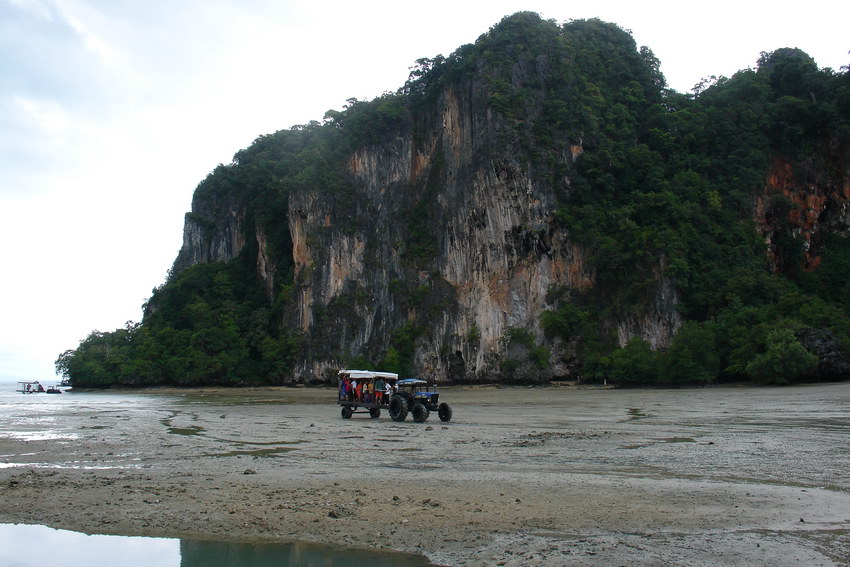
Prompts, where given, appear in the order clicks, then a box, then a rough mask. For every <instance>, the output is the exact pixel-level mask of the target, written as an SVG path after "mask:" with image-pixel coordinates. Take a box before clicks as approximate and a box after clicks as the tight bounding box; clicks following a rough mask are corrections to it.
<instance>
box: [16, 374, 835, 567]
mask: <svg viewBox="0 0 850 567" xmlns="http://www.w3.org/2000/svg"><path fill="white" fill-rule="evenodd" d="M441 399H442V400H444V401H447V402H449V403H450V404H451V405H452V407H453V409H454V418H453V419H452V421H450V422H448V423H442V422H441V421H439V419H438V418H437V416H436V415H435V414H432V415H431V417H430V419H429V420H428V421H427V422H426V423H424V424H419V423H413V422H412V421H411V420H410V419H409V418H408V420H407V421H406V422H402V423H396V422H393V421H392V420H390V419H389V417H388V416H387V415H386V413H384V415H382V416H381V417H380V418H378V419H370V417H369V415H368V414H355V415H354V417H353V418H352V419H350V420H344V419H342V418H341V417H340V412H339V407H338V406H337V405H335V400H336V390H334V389H321V388H252V389H232V390H231V389H200V390H145V391H123V392H116V391H108V392H86V393H73V392H69V393H65V394H62V395H61V396H53V397H47V396H44V397H41V398H38V396H35V395H33V396H21V397H20V398H14V399H13V398H11V397H7V398H4V399H3V400H2V405H3V407H2V410H3V412H2V414H0V522H2V523H12V522H16V523H36V524H45V525H48V526H52V527H56V528H65V529H72V530H77V531H84V532H89V533H101V534H123V535H148V536H165V537H186V538H197V539H231V540H265V541H268V540H302V541H312V542H322V543H330V544H340V545H347V546H365V547H381V548H387V549H395V550H399V551H406V552H414V553H420V554H424V555H426V556H427V557H428V558H429V559H430V560H431V561H432V562H433V563H435V564H440V565H626V564H628V565H660V564H664V565H730V564H740V565H777V566H782V565H808V566H818V565H824V566H832V565H845V566H846V565H850V561H848V558H850V475H848V474H847V473H848V471H850V444H848V439H850V384H827V385H811V386H798V387H789V388H769V389H768V388H749V387H737V388H712V389H700V390H611V389H603V388H577V387H574V386H568V385H551V386H547V387H535V388H527V387H447V388H442V389H441Z"/></svg>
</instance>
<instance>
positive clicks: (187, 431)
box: [168, 425, 206, 435]
mask: <svg viewBox="0 0 850 567" xmlns="http://www.w3.org/2000/svg"><path fill="white" fill-rule="evenodd" d="M204 431H206V430H205V429H204V428H203V427H201V426H200V425H190V426H189V427H169V428H168V432H169V433H171V434H173V435H200V434H201V433H203V432H204Z"/></svg>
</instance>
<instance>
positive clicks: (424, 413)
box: [413, 403, 430, 423]
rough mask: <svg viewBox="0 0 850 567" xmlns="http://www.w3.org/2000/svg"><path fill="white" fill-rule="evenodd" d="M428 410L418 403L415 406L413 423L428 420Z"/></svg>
mask: <svg viewBox="0 0 850 567" xmlns="http://www.w3.org/2000/svg"><path fill="white" fill-rule="evenodd" d="M429 413H430V412H429V411H428V408H426V407H425V406H424V405H422V404H419V403H417V404H416V405H414V406H413V421H415V422H416V423H422V422H423V421H425V420H426V419H428V415H429Z"/></svg>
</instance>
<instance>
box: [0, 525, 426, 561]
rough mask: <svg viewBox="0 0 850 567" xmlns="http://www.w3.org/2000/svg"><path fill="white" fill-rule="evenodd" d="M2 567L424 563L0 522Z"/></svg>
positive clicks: (360, 553)
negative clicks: (96, 533) (84, 532)
mask: <svg viewBox="0 0 850 567" xmlns="http://www.w3.org/2000/svg"><path fill="white" fill-rule="evenodd" d="M0 565H3V566H4V567H44V566H46V565H49V566H50V567H89V566H91V565H121V567H242V566H246V567H247V566H250V567H284V566H287V565H293V566H294V565H297V566H299V567H301V566H303V567H312V566H316V567H319V566H321V567H335V566H340V567H342V566H350V567H360V566H363V567H365V566H374V567H381V566H387V567H389V566H399V567H425V566H428V565H430V563H428V561H427V560H426V559H425V558H423V557H421V556H417V555H410V554H404V553H394V552H384V551H370V550H364V549H348V548H343V547H330V546H322V545H315V544H308V543H299V542H290V543H277V544H275V543H234V542H221V541H200V540H180V539H171V538H152V537H124V536H113V535H87V534H82V533H78V532H71V531H67V530H55V529H53V528H48V527H46V526H31V525H23V524H0Z"/></svg>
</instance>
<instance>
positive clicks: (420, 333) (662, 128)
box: [173, 14, 850, 383]
mask: <svg viewBox="0 0 850 567" xmlns="http://www.w3.org/2000/svg"><path fill="white" fill-rule="evenodd" d="M792 51H793V50H792ZM791 64H795V65H797V64H799V65H802V66H803V67H804V68H805V69H809V67H806V65H809V66H810V64H809V62H808V61H807V60H805V58H803V57H801V56H799V54H797V53H796V52H791V53H786V52H783V53H781V54H779V55H778V56H776V57H774V58H773V59H772V60H771V61H770V65H768V64H767V63H765V65H764V68H763V70H759V72H758V73H756V72H750V73H748V74H742V76H740V77H738V78H737V79H736V80H734V81H729V82H728V83H722V82H721V83H719V84H718V85H716V86H714V87H712V88H710V89H708V90H707V91H706V92H705V93H703V94H701V95H700V96H699V97H698V98H694V97H690V96H683V95H679V94H677V93H674V92H671V91H668V90H666V89H665V88H664V81H663V76H661V75H660V72H659V71H658V62H657V60H655V59H654V56H652V54H651V52H650V51H648V50H647V49H646V48H641V49H640V50H638V49H637V48H636V46H635V44H634V41H633V39H632V38H631V36H630V35H629V34H628V33H627V32H625V31H623V30H621V29H619V28H617V27H616V26H613V25H612V24H605V23H603V22H599V21H598V20H590V21H578V22H571V23H569V24H564V25H563V26H559V25H557V24H555V23H553V22H544V21H542V20H541V19H540V18H539V17H537V16H536V15H529V14H518V15H515V16H512V17H510V18H506V19H505V20H503V21H502V22H501V23H500V24H499V25H498V26H494V28H493V29H492V30H491V31H490V32H489V33H488V34H485V35H483V36H482V37H481V38H479V40H478V41H477V42H476V43H475V45H468V46H463V47H461V48H459V49H458V50H457V51H456V52H455V53H453V54H452V55H451V56H450V57H449V58H443V57H442V56H438V57H437V58H434V59H430V60H429V59H425V60H420V61H419V62H417V67H415V68H414V70H413V72H412V73H411V79H410V81H408V83H407V84H405V86H404V87H402V88H401V89H399V91H398V92H396V93H388V94H386V95H384V96H383V97H379V98H378V99H375V100H374V101H369V102H360V101H356V100H354V99H352V100H351V101H349V106H348V107H346V110H345V111H344V112H337V111H329V112H328V114H327V115H326V117H325V120H324V122H323V123H318V122H313V123H311V124H309V125H304V126H300V127H295V128H293V129H291V130H289V131H280V132H277V133H275V134H274V135H270V136H262V137H260V138H258V139H257V141H255V143H254V144H253V145H252V147H251V148H248V149H246V150H243V151H242V152H240V153H238V154H237V156H236V157H235V159H234V162H233V164H230V165H228V166H219V168H218V169H217V170H216V171H215V172H213V174H211V176H210V177H209V178H208V179H207V180H205V181H204V182H203V183H202V184H201V185H200V186H199V187H198V190H197V191H196V194H195V198H194V200H193V204H192V212H191V213H189V214H187V215H186V222H185V227H184V242H183V248H182V249H181V251H180V253H179V256H178V258H177V260H176V261H175V264H174V268H173V274H180V273H181V272H183V271H185V270H187V269H189V268H190V267H192V266H196V265H199V264H207V263H213V262H236V261H238V262H240V264H239V265H240V266H247V268H244V270H246V271H248V272H250V275H251V277H252V278H255V279H256V282H258V283H257V285H258V288H259V289H261V290H262V294H263V296H264V298H265V302H266V304H267V307H263V308H256V309H254V311H252V312H251V313H250V314H248V315H244V314H243V315H244V316H243V318H242V321H244V324H242V323H240V324H241V325H242V326H241V327H238V328H239V329H240V332H242V334H243V335H245V334H246V331H245V329H253V328H255V327H257V326H262V325H267V326H268V327H269V329H270V330H267V331H264V332H265V333H266V335H267V336H260V335H261V333H254V336H253V338H250V337H249V338H247V339H244V340H243V341H242V342H239V340H238V339H237V338H235V337H233V336H230V337H229V339H228V340H230V343H229V344H230V345H231V347H230V348H232V349H233V352H238V355H239V356H240V357H243V358H251V357H254V358H257V359H262V360H263V364H265V366H264V368H267V369H268V368H272V370H270V371H269V372H271V375H274V376H275V378H274V379H275V380H279V381H283V382H291V381H295V382H309V381H326V380H330V379H332V377H333V376H334V374H335V372H336V371H337V369H339V368H340V367H343V366H347V365H349V364H357V363H360V362H363V363H366V362H368V363H370V364H373V365H393V366H394V368H402V369H403V370H404V372H405V373H416V374H417V375H419V376H421V377H423V378H428V379H433V380H437V381H452V382H475V381H522V382H534V381H546V380H551V379H556V378H576V379H580V378H582V365H583V363H584V362H586V359H590V358H592V359H593V360H594V364H596V365H597V366H596V368H602V366H600V365H601V364H603V363H605V364H608V366H607V367H605V372H608V371H610V369H611V368H612V366H611V365H612V364H616V361H614V362H611V360H610V359H607V358H606V357H607V356H608V355H609V354H610V353H611V352H613V351H614V350H616V349H617V347H625V346H627V345H628V344H630V341H631V342H634V341H632V339H640V340H641V341H637V342H640V343H641V344H648V347H651V349H652V351H654V352H658V353H664V352H665V351H667V349H668V347H671V344H672V343H673V342H674V339H675V337H676V336H677V331H679V329H680V328H682V327H683V324H684V323H685V319H686V318H687V317H690V318H691V319H692V320H695V321H698V322H699V323H701V324H702V323H705V327H706V328H709V327H711V325H713V324H714V323H713V322H711V321H710V318H711V317H713V316H715V315H716V314H717V313H718V312H720V311H722V310H724V309H732V308H734V309H738V308H739V307H740V308H743V307H745V305H744V303H743V302H744V301H745V300H747V301H749V300H751V299H752V298H750V297H749V296H748V295H747V293H749V292H748V291H747V290H743V291H742V289H743V288H744V287H746V286H750V288H752V287H754V284H753V285H751V282H752V281H755V279H757V278H755V279H754V278H753V277H751V276H752V274H756V275H757V274H758V271H759V270H765V268H764V264H765V262H764V260H765V257H767V258H768V259H769V261H770V262H771V263H772V266H773V268H774V271H775V272H776V273H779V274H786V273H791V272H793V268H794V266H796V265H797V264H798V263H799V262H798V259H797V258H796V256H794V255H793V254H792V252H794V251H795V250H796V249H797V248H795V247H796V246H797V245H798V244H799V243H800V242H802V243H803V245H804V257H805V261H804V267H805V268H806V269H809V270H814V269H816V268H817V267H818V265H819V262H820V260H819V250H820V247H821V245H822V242H823V241H824V239H825V238H826V236H827V235H833V236H834V235H838V236H839V237H840V238H841V239H843V240H842V241H841V242H842V243H839V245H838V246H833V257H834V258H838V260H836V261H835V262H837V263H835V265H837V266H840V265H841V264H840V262H841V261H843V260H842V258H843V256H841V254H843V252H842V251H843V250H844V248H843V247H844V246H845V245H844V244H843V242H844V241H846V239H847V237H848V236H850V231H849V230H848V227H850V214H848V211H850V209H848V199H850V186H848V183H847V179H848V178H850V176H848V171H850V168H848V166H847V164H848V163H850V160H848V159H847V153H848V152H847V147H848V145H847V143H846V141H842V140H843V138H842V137H841V136H843V134H840V132H839V133H835V132H832V131H830V130H829V129H828V128H827V127H826V126H824V127H823V128H821V129H820V130H813V131H812V132H811V133H809V134H807V136H808V137H807V140H809V142H810V146H811V147H812V148H817V147H819V146H817V144H821V146H822V147H832V148H833V149H834V151H833V152H832V153H830V151H820V150H818V149H814V150H811V151H809V150H807V153H804V155H803V156H802V158H800V157H799V156H798V157H797V158H795V159H791V158H788V157H787V153H788V152H787V151H786V147H785V146H784V145H783V144H785V142H783V141H782V140H786V139H789V138H790V137H791V136H792V134H794V133H796V132H799V131H802V130H800V128H802V127H800V126H798V125H797V123H796V122H794V120H798V121H799V120H801V119H800V118H799V116H803V114H801V111H799V109H800V108H801V107H804V106H805V105H810V106H812V105H815V103H817V104H820V102H819V101H821V100H827V101H828V102H829V100H830V99H829V96H828V95H829V94H830V93H829V92H828V91H827V90H826V89H825V88H824V89H823V90H821V91H819V92H818V96H819V97H820V98H817V97H815V96H814V95H813V94H811V95H810V93H808V92H804V93H802V94H800V95H799V96H797V95H795V96H797V98H795V99H794V101H796V102H794V104H793V105H792V104H791V103H789V102H788V101H789V100H790V99H791V98H793V97H791V95H788V94H785V91H782V90H781V89H786V90H788V89H789V88H791V87H789V84H791V83H789V80H786V79H785V78H783V81H784V82H780V81H778V80H777V79H776V77H777V76H779V74H780V73H786V74H788V73H790V71H787V69H788V68H790V67H789V65H791ZM783 65H784V67H783ZM795 72H796V71H795ZM806 72H808V73H810V75H811V76H815V77H821V75H819V74H818V73H819V72H818V70H817V69H816V68H814V71H811V70H808V71H806ZM798 74H799V73H798ZM788 76H791V75H790V74H788ZM795 76H796V75H795ZM823 76H825V77H826V78H825V79H823V80H824V81H827V80H828V81H833V82H834V81H836V80H837V79H836V77H834V76H826V75H823ZM774 83H776V85H774ZM825 84H826V83H825ZM830 84H831V83H830ZM791 86H793V85H791ZM830 88H832V87H830ZM789 92H790V91H789ZM741 93H743V94H741ZM753 93H757V96H756V95H754V94H753ZM754 97H755V98H757V100H756V101H755V102H753V98H754ZM829 104H832V102H829ZM795 105H796V106H795ZM768 107H770V108H773V109H774V110H773V111H772V112H774V113H775V114H776V115H777V116H781V117H782V120H783V122H781V127H779V126H771V125H769V124H768V125H765V123H764V121H763V119H762V116H761V114H759V113H760V112H763V111H764V109H765V108H768ZM813 108H814V110H812V111H811V112H815V111H818V112H821V111H822V112H823V113H824V115H825V116H831V114H829V113H830V112H832V113H833V114H835V113H836V112H837V111H834V110H832V107H830V108H826V110H824V109H821V108H820V107H817V108H815V107H814V106H813ZM783 112H784V113H786V114H782V113H783ZM748 121H749V122H748ZM823 123H824V124H828V121H827V120H824V121H823ZM792 127H793V128H792ZM794 128H797V129H796V130H795V129H794ZM777 140H779V141H777ZM829 144H833V145H832V146H829ZM765 156H769V159H768V158H767V157H765ZM824 156H825V157H824ZM769 160H772V161H771V163H772V165H771V166H764V165H763V163H765V162H767V161H769ZM807 160H808V161H807ZM824 163H827V164H828V167H826V166H824V165H823V164H824ZM806 164H809V165H808V166H807V165H806ZM825 171H830V172H832V173H829V174H827V173H824V172H825ZM779 196H781V197H779ZM754 227H755V230H754V229H753V228H754ZM759 237H760V240H759ZM765 242H766V243H767V246H766V247H764V243H765ZM835 250H838V252H835ZM736 268H739V269H738V270H737V272H736ZM240 269H242V268H240ZM744 272H746V274H745V275H744V276H740V274H741V273H744ZM739 276H740V279H735V278H738V277H739ZM834 279H835V278H832V280H834ZM832 280H831V281H832ZM730 281H731V283H729V282H730ZM727 283H728V285H729V286H730V291H729V292H728V293H727V292H726V291H724V289H723V288H724V286H726V285H727ZM750 288H747V289H750ZM187 296H188V294H187ZM742 298H743V299H742ZM219 299H220V298H219ZM225 299H226V300H227V301H232V298H231V297H227V298H225ZM216 301H218V300H216ZM754 301H756V303H758V301H761V299H759V298H756V299H755V300H754ZM735 302H738V303H735ZM228 305H230V304H226V302H225V307H223V308H221V309H222V310H223V311H225V312H226V313H225V314H224V315H223V316H222V318H223V319H225V320H227V321H231V322H232V321H233V320H234V317H235V315H233V313H231V312H232V311H233V309H231V308H230V307H228ZM565 305H566V306H568V307H569V306H573V305H574V306H576V307H575V308H574V309H573V310H572V311H569V310H567V311H569V312H567V311H563V308H564V306H565ZM730 305H732V306H733V307H732V308H730V307H729V306H730ZM736 306H737V307H736ZM176 309H177V308H176V307H175V310H176ZM228 310H230V311H228ZM558 310H562V311H561V312H560V313H561V314H562V315H564V319H563V321H565V322H564V323H563V325H562V326H561V327H560V328H559V329H560V332H556V333H551V332H548V329H544V327H543V322H542V321H541V315H542V314H544V313H547V312H553V311H558ZM196 311H197V309H196ZM201 312H202V313H206V311H203V310H201ZM810 312H811V311H810ZM240 316H242V315H240ZM795 316H796V315H795ZM264 317H270V318H273V320H274V322H273V324H271V325H268V324H267V323H266V322H261V323H258V321H261V320H262V319H263V318H264ZM735 317H737V314H736V315H735V316H732V315H729V316H727V317H725V319H724V320H723V321H724V322H723V324H728V325H733V324H737V323H736V321H737V319H736V318H735ZM785 317H786V318H785V319H784V320H785V321H787V320H789V319H788V316H787V315H786V316H785ZM188 318H189V319H190V318H191V317H188ZM803 319H805V318H802V319H801V320H800V321H801V322H800V323H799V324H798V323H794V324H795V325H796V327H795V329H796V328H799V327H803V326H812V327H813V328H816V329H819V328H820V327H817V325H819V324H821V323H812V322H811V321H808V320H803ZM825 320H826V318H823V317H822V318H821V321H825ZM187 325H194V326H195V327H197V324H196V323H195V321H194V320H192V321H189V322H188V323H187ZM824 325H825V323H824ZM232 328H233V329H236V328H237V327H236V326H234V327H232ZM735 328H736V329H740V327H735ZM824 329H826V327H824ZM692 331H693V330H692ZM697 331H698V332H697ZM697 331H693V332H692V333H691V334H690V335H689V336H690V337H691V338H690V339H689V340H697V338H700V337H703V336H704V335H705V333H706V332H707V333H714V330H713V327H712V328H710V329H709V330H708V331H706V330H705V329H703V328H700V329H698V330H697ZM192 332H197V329H196V328H193V329H192ZM818 332H820V331H818V330H816V331H813V333H814V334H817V333H818ZM234 333H235V331H234ZM700 333H703V334H700ZM187 336H188V335H187ZM193 336H194V335H193ZM813 336H814V335H813ZM817 336H821V335H817ZM824 336H826V335H824ZM257 337H260V338H257ZM292 337H296V338H297V348H295V349H294V350H293V351H291V352H290V351H286V349H287V348H290V347H291V345H292V344H294V343H292V342H287V340H288V339H289V338H292ZM694 337H696V338H694ZM195 340H196V342H202V343H203V346H204V348H205V349H207V350H206V351H205V352H208V353H210V352H211V353H212V355H213V356H218V355H219V354H220V350H219V346H218V345H217V344H212V345H211V344H209V342H203V341H206V338H204V339H203V341H202V339H195ZM252 340H253V341H254V342H253V343H252V342H251V341H252ZM700 340H701V339H700ZM748 340H750V339H748ZM751 340H752V341H753V344H754V345H755V346H753V350H752V352H754V353H758V352H759V349H762V350H763V349H764V344H765V339H764V337H763V335H759V336H756V335H753V337H752V338H751ZM724 341H726V338H725V337H723V336H720V335H718V336H717V338H716V339H715V338H711V340H709V341H708V342H706V343H705V345H707V346H706V348H708V349H713V348H715V345H716V348H717V349H718V352H721V354H719V355H716V356H715V358H714V359H712V360H708V361H706V360H703V361H700V362H699V364H703V365H704V366H705V368H701V369H697V370H699V372H697V371H696V370H695V371H694V372H695V373H696V374H699V375H700V376H709V378H707V379H706V380H712V379H714V377H715V376H717V375H718V373H719V372H721V373H722V372H727V370H725V369H726V368H728V369H731V370H728V372H729V373H730V375H733V376H734V375H735V373H736V372H737V373H738V374H737V375H741V374H742V373H743V372H744V370H742V369H743V368H744V367H745V365H746V360H744V361H743V362H740V361H739V362H736V359H735V357H736V356H745V355H744V354H739V353H744V352H745V351H744V350H743V349H740V348H739V349H738V350H735V348H737V347H736V345H734V344H731V343H728V342H724ZM588 343H592V345H591V346H592V348H584V350H582V349H583V347H581V344H585V345H587V344H588ZM830 344H832V343H830ZM234 345H235V346H234ZM281 345H289V346H281ZM192 346H194V345H192ZM688 349H691V350H687V349H685V350H686V351H687V352H697V351H699V349H698V348H697V349H695V350H694V347H693V345H689V346H688ZM674 350H675V349H674ZM246 352H247V353H248V354H245V353H246ZM635 352H637V350H636V351H635ZM681 352H684V351H683V350H682V349H679V350H677V351H675V352H673V354H671V358H670V359H671V360H674V359H675V357H676V356H682V355H681ZM282 353H283V354H282ZM287 353H288V354H287ZM198 356H199V357H200V356H201V355H198ZM645 356H650V355H645ZM688 356H690V357H691V358H693V359H696V358H698V357H697V355H696V354H692V355H688ZM718 356H719V357H723V358H724V360H723V361H722V365H723V366H722V368H721V363H720V362H718V360H717V357H718ZM275 357H284V358H285V357H288V358H287V360H291V361H292V364H291V365H290V366H288V367H286V369H285V370H280V369H279V368H277V367H276V366H275V365H277V364H278V363H277V362H276V360H278V359H277V358H275ZM727 359H728V360H727ZM225 362H226V361H225ZM694 364H697V363H694ZM674 366H675V364H674V363H670V364H668V366H667V370H665V372H667V373H668V374H669V375H671V376H673V375H676V376H678V375H677V374H676V373H675V372H674V371H673V370H670V369H671V368H674ZM833 366H835V365H833ZM835 367H836V368H837V367H838V366H835ZM706 368H709V370H710V371H706V372H703V371H704V370H706ZM719 368H721V370H718V369H719ZM842 368H843V367H842ZM222 373H224V371H222ZM605 375H606V374H604V372H602V371H599V372H597V374H596V376H597V378H599V377H601V376H605ZM680 378H681V382H682V383H687V381H688V377H687V376H685V377H680ZM236 379H238V380H242V381H243V382H244V381H245V377H244V375H240V376H239V377H237V378H234V380H236ZM676 379H679V378H676ZM700 380H702V378H700ZM623 382H624V383H625V382H626V381H625V380H624V381H623Z"/></svg>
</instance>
